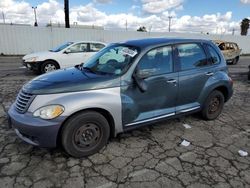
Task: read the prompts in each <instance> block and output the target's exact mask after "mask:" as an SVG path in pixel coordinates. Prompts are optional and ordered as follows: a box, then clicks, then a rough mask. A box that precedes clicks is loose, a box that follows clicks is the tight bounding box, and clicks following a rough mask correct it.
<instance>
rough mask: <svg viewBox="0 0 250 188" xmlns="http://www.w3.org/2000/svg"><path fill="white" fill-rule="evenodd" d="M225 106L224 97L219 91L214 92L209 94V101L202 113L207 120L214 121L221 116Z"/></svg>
mask: <svg viewBox="0 0 250 188" xmlns="http://www.w3.org/2000/svg"><path fill="white" fill-rule="evenodd" d="M223 106H224V95H223V94H222V93H221V92H220V91H218V90H214V91H213V92H212V93H210V94H209V96H208V97H207V100H206V102H205V104H204V106H203V109H202V111H201V114H202V117H203V118H204V119H206V120H214V119H216V118H217V117H218V116H219V115H220V114H221V111H222V109H223Z"/></svg>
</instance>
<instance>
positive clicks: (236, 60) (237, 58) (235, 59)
mask: <svg viewBox="0 0 250 188" xmlns="http://www.w3.org/2000/svg"><path fill="white" fill-rule="evenodd" d="M238 61H239V57H236V58H234V59H233V61H232V64H233V65H236V64H237V63H238Z"/></svg>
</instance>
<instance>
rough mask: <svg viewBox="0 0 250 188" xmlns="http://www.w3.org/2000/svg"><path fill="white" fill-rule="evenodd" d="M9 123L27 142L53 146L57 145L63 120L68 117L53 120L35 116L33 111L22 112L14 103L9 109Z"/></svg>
mask: <svg viewBox="0 0 250 188" xmlns="http://www.w3.org/2000/svg"><path fill="white" fill-rule="evenodd" d="M8 115H9V123H10V124H11V127H12V128H14V130H15V132H16V134H17V135H18V136H19V137H20V138H21V139H22V140H24V141H25V142H27V143H29V144H32V145H35V146H40V147H48V148H53V147H56V146H57V136H58V132H59V129H60V127H61V125H62V122H63V121H64V120H65V119H66V117H58V118H55V119H52V120H43V119H40V118H36V117H33V115H32V113H30V112H26V113H24V114H20V113H18V112H17V111H16V110H15V107H14V105H12V106H11V108H10V109H9V111H8Z"/></svg>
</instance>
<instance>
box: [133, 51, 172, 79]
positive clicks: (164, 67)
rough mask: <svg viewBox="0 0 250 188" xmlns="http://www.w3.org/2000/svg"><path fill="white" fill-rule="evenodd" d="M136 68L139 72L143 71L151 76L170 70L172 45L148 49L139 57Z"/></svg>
mask: <svg viewBox="0 0 250 188" xmlns="http://www.w3.org/2000/svg"><path fill="white" fill-rule="evenodd" d="M137 68H138V69H139V70H140V72H141V73H142V72H145V74H149V75H151V76H154V75H160V74H165V73H170V72H172V71H173V60H172V47H171V46H166V47H160V48H156V49H153V50H150V51H149V52H147V53H146V54H145V55H144V56H143V57H142V58H141V60H140V61H139V63H138V65H137ZM142 74H143V73H142Z"/></svg>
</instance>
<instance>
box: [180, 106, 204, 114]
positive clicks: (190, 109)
mask: <svg viewBox="0 0 250 188" xmlns="http://www.w3.org/2000/svg"><path fill="white" fill-rule="evenodd" d="M198 108H200V106H195V107H193V108H187V109H184V110H180V111H179V113H185V112H189V111H192V110H196V109H198Z"/></svg>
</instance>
